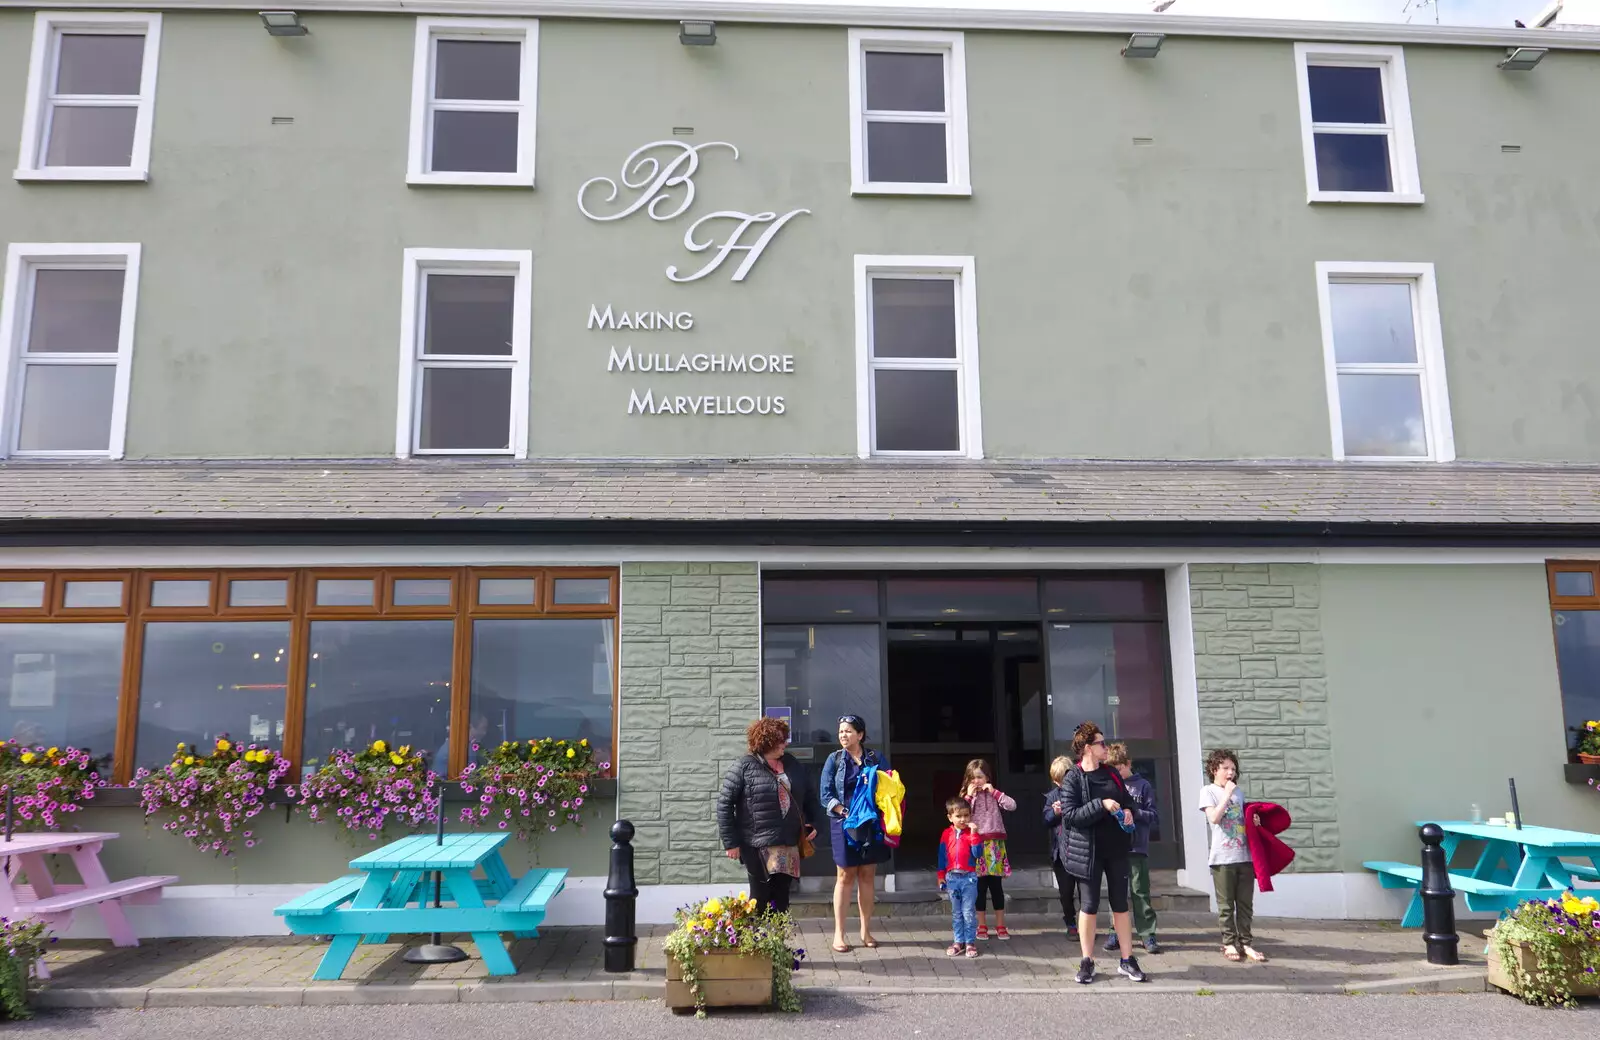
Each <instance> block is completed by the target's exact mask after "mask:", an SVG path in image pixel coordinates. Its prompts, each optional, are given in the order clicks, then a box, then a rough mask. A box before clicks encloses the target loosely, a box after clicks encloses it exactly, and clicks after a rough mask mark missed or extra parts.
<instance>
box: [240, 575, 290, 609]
mask: <svg viewBox="0 0 1600 1040" xmlns="http://www.w3.org/2000/svg"><path fill="white" fill-rule="evenodd" d="M288 603H289V582H288V580H287V579H285V578H249V579H240V580H238V581H230V582H228V606H230V607H283V606H287V605H288Z"/></svg>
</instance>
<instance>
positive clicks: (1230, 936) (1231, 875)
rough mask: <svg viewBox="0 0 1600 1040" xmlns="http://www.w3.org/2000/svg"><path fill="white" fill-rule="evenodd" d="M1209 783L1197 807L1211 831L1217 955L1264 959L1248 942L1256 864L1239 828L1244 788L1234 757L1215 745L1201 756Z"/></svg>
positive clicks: (1253, 906) (1252, 918)
mask: <svg viewBox="0 0 1600 1040" xmlns="http://www.w3.org/2000/svg"><path fill="white" fill-rule="evenodd" d="M1206 775H1207V776H1209V777H1211V783H1209V784H1207V785H1206V786H1205V787H1203V788H1201V789H1200V809H1201V810H1202V811H1204V812H1205V814H1206V823H1207V824H1209V825H1210V826H1209V828H1208V829H1209V830H1210V832H1211V859H1210V862H1211V881H1212V884H1213V885H1215V886H1216V891H1217V918H1218V920H1219V921H1220V922H1221V924H1222V955H1223V956H1224V957H1226V958H1228V960H1230V961H1237V960H1239V959H1240V958H1241V957H1248V958H1250V959H1251V960H1253V961H1265V960H1266V959H1267V958H1266V955H1265V954H1263V953H1261V952H1260V951H1259V950H1257V949H1256V948H1255V947H1254V946H1253V945H1251V944H1252V943H1253V942H1254V941H1255V936H1254V935H1253V934H1252V931H1251V926H1252V924H1253V923H1254V919H1255V902H1256V870H1255V866H1254V865H1253V864H1252V863H1251V862H1250V846H1249V843H1248V842H1246V841H1245V833H1244V792H1242V791H1240V790H1239V784H1238V778H1239V757H1238V756H1237V755H1235V754H1234V753H1233V752H1232V751H1230V750H1228V749H1227V748H1217V749H1216V750H1215V751H1213V752H1211V754H1210V755H1208V756H1207V757H1206Z"/></svg>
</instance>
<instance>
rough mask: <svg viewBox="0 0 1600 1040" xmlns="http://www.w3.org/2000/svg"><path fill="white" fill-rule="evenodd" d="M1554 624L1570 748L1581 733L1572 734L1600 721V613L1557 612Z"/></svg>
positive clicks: (1562, 700) (1562, 705) (1574, 745)
mask: <svg viewBox="0 0 1600 1040" xmlns="http://www.w3.org/2000/svg"><path fill="white" fill-rule="evenodd" d="M1555 625H1556V667H1557V668H1558V669H1559V670H1560V672H1561V707H1562V709H1563V711H1564V713H1565V715H1566V724H1567V729H1568V733H1567V746H1568V747H1576V746H1577V740H1578V733H1576V732H1572V731H1573V730H1575V729H1577V730H1581V729H1582V727H1583V724H1584V723H1585V722H1588V721H1589V720H1590V719H1600V610H1558V611H1556V612H1555Z"/></svg>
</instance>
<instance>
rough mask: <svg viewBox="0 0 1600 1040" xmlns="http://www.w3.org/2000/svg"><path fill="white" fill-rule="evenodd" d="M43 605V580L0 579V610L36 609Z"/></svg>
mask: <svg viewBox="0 0 1600 1040" xmlns="http://www.w3.org/2000/svg"><path fill="white" fill-rule="evenodd" d="M43 606H44V582H42V581H0V610H18V609H22V610H29V609H32V610H38V609H39V608H41V607H43Z"/></svg>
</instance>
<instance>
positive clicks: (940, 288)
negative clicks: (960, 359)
mask: <svg viewBox="0 0 1600 1040" xmlns="http://www.w3.org/2000/svg"><path fill="white" fill-rule="evenodd" d="M872 356H873V357H875V358H952V359H953V358H954V357H955V356H956V283H955V280H954V279H952V278H874V279H872Z"/></svg>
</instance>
